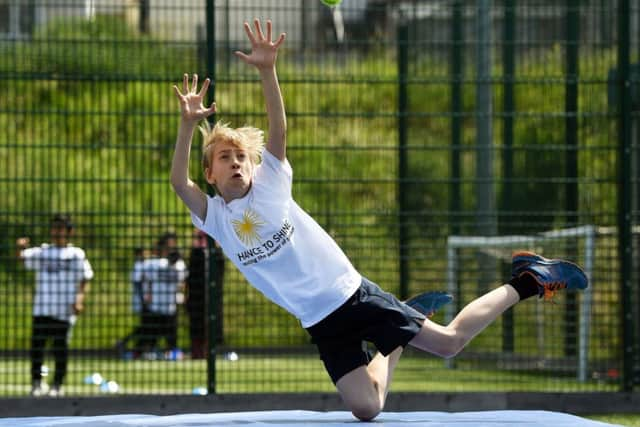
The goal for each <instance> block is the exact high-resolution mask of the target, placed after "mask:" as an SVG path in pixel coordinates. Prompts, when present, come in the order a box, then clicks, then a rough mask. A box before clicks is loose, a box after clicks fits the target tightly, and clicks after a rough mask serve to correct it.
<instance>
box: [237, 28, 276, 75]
mask: <svg viewBox="0 0 640 427" xmlns="http://www.w3.org/2000/svg"><path fill="white" fill-rule="evenodd" d="M253 25H254V26H255V27H256V32H255V34H254V33H253V31H251V27H250V26H249V23H248V22H245V23H244V31H245V33H247V37H248V38H249V41H250V42H251V54H249V55H247V54H246V53H243V52H240V51H236V52H235V54H236V56H237V57H238V58H240V59H242V60H243V61H244V62H246V63H247V64H249V65H253V66H254V67H256V68H257V69H258V70H264V69H270V68H273V67H274V66H275V63H276V58H277V55H278V48H279V47H280V45H281V44H282V42H284V39H285V33H281V34H280V36H279V37H278V39H277V40H276V41H271V37H272V30H271V21H267V34H266V36H265V35H264V33H263V32H262V26H261V25H260V20H258V19H254V20H253Z"/></svg>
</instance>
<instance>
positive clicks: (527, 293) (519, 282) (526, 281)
mask: <svg viewBox="0 0 640 427" xmlns="http://www.w3.org/2000/svg"><path fill="white" fill-rule="evenodd" d="M507 283H509V284H510V285H511V286H512V287H513V289H515V290H516V292H517V293H518V295H519V296H520V301H522V300H524V299H527V298H531V297H532V296H537V295H540V288H539V286H538V282H536V280H535V279H534V278H533V277H532V276H531V275H530V274H522V275H521V276H519V277H512V278H511V280H509V281H508V282H507Z"/></svg>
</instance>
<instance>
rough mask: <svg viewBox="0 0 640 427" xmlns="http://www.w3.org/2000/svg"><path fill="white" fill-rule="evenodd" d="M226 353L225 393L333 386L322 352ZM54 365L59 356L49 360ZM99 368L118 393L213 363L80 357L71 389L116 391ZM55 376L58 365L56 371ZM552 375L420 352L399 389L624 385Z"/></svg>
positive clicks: (15, 373) (1, 390)
mask: <svg viewBox="0 0 640 427" xmlns="http://www.w3.org/2000/svg"><path fill="white" fill-rule="evenodd" d="M224 356H225V355H221V356H220V357H219V358H218V360H217V364H216V379H217V392H218V393H277V392H333V391H334V390H335V389H334V387H333V385H332V384H331V382H330V381H329V379H328V377H327V375H326V373H325V372H324V369H323V367H322V364H321V362H320V361H319V360H318V359H317V357H316V356H315V355H310V354H301V355H292V356H288V357H283V356H278V355H271V356H265V355H243V354H242V353H241V354H240V355H239V358H238V360H237V361H230V360H227V358H225V357H224ZM47 365H48V366H49V367H50V368H51V370H53V366H54V363H53V360H47ZM28 372H29V362H28V361H27V360H24V359H20V360H17V359H14V360H2V361H0V398H1V397H20V396H26V395H28V393H29V390H30V384H29V381H28ZM94 373H99V374H100V376H101V377H102V378H104V380H105V381H115V382H116V383H117V384H118V386H119V389H118V392H117V393H118V394H120V395H122V394H125V395H126V394H149V395H159V394H192V393H193V392H194V389H196V388H202V387H206V385H207V367H206V362H205V361H202V360H181V361H161V360H135V361H124V360H118V359H110V358H102V359H74V360H72V361H71V362H70V364H69V372H68V375H67V381H66V384H65V391H66V394H67V396H96V395H106V394H108V393H109V392H106V391H103V390H101V387H100V386H99V385H98V384H87V383H86V380H87V377H89V376H90V375H92V374H94ZM50 375H52V372H50ZM559 381H560V380H558V379H557V378H556V379H550V378H549V377H548V376H545V375H542V374H540V373H526V372H522V371H516V372H509V371H498V370H489V369H471V368H469V367H468V366H465V363H458V364H457V368H456V369H449V368H447V367H446V366H445V365H444V363H443V361H442V360H439V359H433V358H425V357H420V356H416V355H408V356H407V357H404V358H403V359H402V361H401V363H400V364H399V365H398V369H397V371H396V375H395V378H394V382H393V387H392V391H418V392H420V391H423V392H429V391H433V392H478V391H492V392H494V391H532V392H535V391H558V389H559V388H562V389H563V390H565V391H577V390H579V391H589V390H592V391H604V390H609V391H615V390H616V386H615V385H613V384H611V385H603V384H602V383H589V384H584V383H578V382H577V381H576V380H575V379H573V378H564V379H562V380H561V381H562V384H560V383H559ZM584 417H585V418H590V419H593V420H598V421H603V422H607V423H611V424H618V425H623V426H630V427H636V426H637V427H640V413H638V414H595V415H587V416H584Z"/></svg>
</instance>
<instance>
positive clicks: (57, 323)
mask: <svg viewBox="0 0 640 427" xmlns="http://www.w3.org/2000/svg"><path fill="white" fill-rule="evenodd" d="M72 233H73V223H72V222H71V218H70V217H69V216H67V215H61V214H57V215H55V216H54V217H53V218H52V220H51V243H43V244H42V245H41V246H37V247H31V248H27V247H28V245H29V238H28V237H21V238H19V239H18V240H17V242H16V246H17V249H18V256H19V257H20V258H21V259H22V260H23V261H24V266H25V267H26V268H27V269H28V270H33V271H35V272H36V289H35V297H34V301H33V318H32V328H33V330H32V335H31V380H32V388H31V394H32V395H33V396H42V395H43V394H46V393H47V387H46V385H45V384H43V383H42V373H41V371H42V363H43V360H44V352H45V347H46V344H47V341H49V340H51V341H52V342H53V347H52V350H53V355H54V358H55V364H56V365H55V375H54V377H53V385H52V387H51V389H50V390H49V391H48V394H49V395H50V396H60V395H62V384H63V382H64V378H65V375H66V373H67V362H68V356H69V338H70V335H71V329H72V327H73V325H74V323H75V319H76V315H78V314H80V313H81V312H82V311H83V310H84V298H85V293H86V292H87V291H88V288H89V285H88V282H89V280H91V279H92V278H93V270H92V268H91V264H90V263H89V260H87V257H86V255H85V253H84V251H83V250H82V249H80V248H78V247H75V246H73V245H72V244H71V243H69V238H70V237H71V235H72Z"/></svg>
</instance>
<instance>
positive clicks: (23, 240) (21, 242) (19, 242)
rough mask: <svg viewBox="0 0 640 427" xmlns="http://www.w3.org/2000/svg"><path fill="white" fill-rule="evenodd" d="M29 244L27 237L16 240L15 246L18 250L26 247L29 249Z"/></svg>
mask: <svg viewBox="0 0 640 427" xmlns="http://www.w3.org/2000/svg"><path fill="white" fill-rule="evenodd" d="M29 243H30V240H29V238H28V237H20V238H19V239H18V240H16V246H17V247H18V249H20V250H22V249H26V248H27V247H29Z"/></svg>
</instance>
